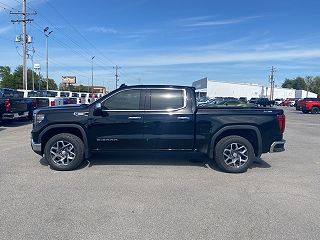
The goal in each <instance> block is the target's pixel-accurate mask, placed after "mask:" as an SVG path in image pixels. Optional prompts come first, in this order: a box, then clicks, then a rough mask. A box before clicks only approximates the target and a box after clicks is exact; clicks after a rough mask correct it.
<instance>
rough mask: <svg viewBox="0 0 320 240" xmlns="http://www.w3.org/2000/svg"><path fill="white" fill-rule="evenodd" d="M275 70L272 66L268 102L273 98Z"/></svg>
mask: <svg viewBox="0 0 320 240" xmlns="http://www.w3.org/2000/svg"><path fill="white" fill-rule="evenodd" d="M275 71H276V69H275V67H274V66H272V67H271V75H270V80H269V81H270V101H272V100H273V97H274V82H275V80H274V73H275Z"/></svg>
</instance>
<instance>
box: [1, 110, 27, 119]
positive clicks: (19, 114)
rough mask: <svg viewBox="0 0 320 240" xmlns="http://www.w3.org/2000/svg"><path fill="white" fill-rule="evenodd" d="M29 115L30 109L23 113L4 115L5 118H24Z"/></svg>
mask: <svg viewBox="0 0 320 240" xmlns="http://www.w3.org/2000/svg"><path fill="white" fill-rule="evenodd" d="M28 116H29V111H27V112H22V113H4V114H3V115H2V119H3V120H14V119H19V118H24V117H28Z"/></svg>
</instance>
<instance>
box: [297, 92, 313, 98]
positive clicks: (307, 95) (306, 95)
mask: <svg viewBox="0 0 320 240" xmlns="http://www.w3.org/2000/svg"><path fill="white" fill-rule="evenodd" d="M316 97H317V94H316V93H313V92H307V91H305V90H296V98H316Z"/></svg>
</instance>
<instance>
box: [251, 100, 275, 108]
mask: <svg viewBox="0 0 320 240" xmlns="http://www.w3.org/2000/svg"><path fill="white" fill-rule="evenodd" d="M255 104H256V105H257V106H261V107H267V106H269V107H271V106H273V105H274V103H273V101H270V100H269V98H258V99H257V100H256V102H255Z"/></svg>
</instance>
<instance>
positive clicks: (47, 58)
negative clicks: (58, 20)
mask: <svg viewBox="0 0 320 240" xmlns="http://www.w3.org/2000/svg"><path fill="white" fill-rule="evenodd" d="M43 32H44V35H45V36H46V80H47V90H49V70H48V69H49V51H48V38H49V35H50V34H51V33H52V32H53V31H49V27H46V28H45V29H43Z"/></svg>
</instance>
